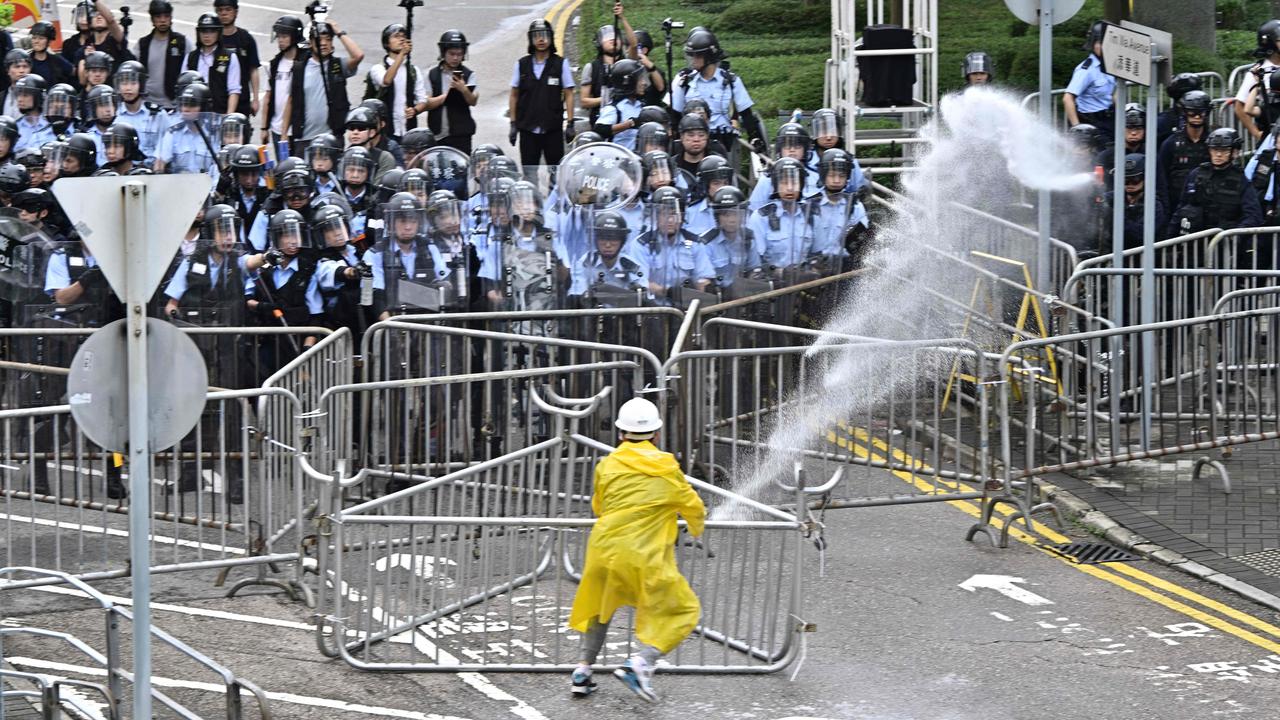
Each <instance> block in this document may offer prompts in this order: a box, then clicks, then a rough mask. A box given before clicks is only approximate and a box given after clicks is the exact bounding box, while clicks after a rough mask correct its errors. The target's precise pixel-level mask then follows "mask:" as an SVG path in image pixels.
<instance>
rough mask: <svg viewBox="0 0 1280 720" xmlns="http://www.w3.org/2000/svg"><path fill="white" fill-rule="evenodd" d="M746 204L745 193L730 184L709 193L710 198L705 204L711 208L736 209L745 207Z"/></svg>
mask: <svg viewBox="0 0 1280 720" xmlns="http://www.w3.org/2000/svg"><path fill="white" fill-rule="evenodd" d="M746 204H747V195H746V193H744V192H742V191H741V190H739V189H738V188H736V187H734V186H732V185H728V186H725V187H722V188H720V189H719V190H716V191H715V192H714V193H712V194H711V199H710V200H708V201H707V205H709V206H710V207H711V209H712V210H738V209H742V208H745V207H746Z"/></svg>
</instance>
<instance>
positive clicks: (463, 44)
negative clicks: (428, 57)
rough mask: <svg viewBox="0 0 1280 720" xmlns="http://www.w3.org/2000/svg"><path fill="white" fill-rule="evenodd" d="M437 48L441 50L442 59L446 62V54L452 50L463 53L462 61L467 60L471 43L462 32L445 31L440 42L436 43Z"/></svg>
mask: <svg viewBox="0 0 1280 720" xmlns="http://www.w3.org/2000/svg"><path fill="white" fill-rule="evenodd" d="M436 47H437V48H439V50H440V59H441V60H444V55H445V52H447V51H448V50H451V49H458V50H461V51H462V59H463V60H466V59H467V49H468V48H469V47H470V43H468V42H467V36H466V35H463V34H462V31H461V30H445V31H444V32H443V33H441V34H440V42H438V43H436Z"/></svg>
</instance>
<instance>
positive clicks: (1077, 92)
mask: <svg viewBox="0 0 1280 720" xmlns="http://www.w3.org/2000/svg"><path fill="white" fill-rule="evenodd" d="M1106 27H1107V24H1106V23H1105V22H1102V21H1098V22H1095V23H1094V24H1093V25H1092V26H1091V27H1090V28H1089V36H1088V38H1086V40H1085V43H1084V48H1083V49H1084V50H1088V51H1089V57H1087V58H1085V59H1084V61H1083V62H1081V63H1080V64H1079V65H1077V66H1076V69H1075V71H1073V72H1072V73H1071V82H1069V83H1067V92H1066V94H1065V95H1063V96H1062V107H1063V109H1064V110H1065V111H1066V113H1067V122H1068V124H1070V125H1079V124H1080V123H1089V124H1090V125H1093V126H1094V127H1096V128H1098V130H1099V131H1101V132H1102V133H1103V134H1104V135H1106V136H1107V137H1110V136H1111V133H1112V131H1113V128H1114V127H1115V109H1114V108H1113V107H1112V104H1113V98H1112V92H1113V91H1114V90H1115V87H1116V79H1115V78H1114V77H1112V76H1110V75H1108V74H1106V73H1104V72H1102V33H1103V32H1104V31H1105V30H1106Z"/></svg>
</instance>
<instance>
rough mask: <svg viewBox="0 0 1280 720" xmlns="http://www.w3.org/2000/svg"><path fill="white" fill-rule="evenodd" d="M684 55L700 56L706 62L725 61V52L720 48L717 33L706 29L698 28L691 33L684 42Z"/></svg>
mask: <svg viewBox="0 0 1280 720" xmlns="http://www.w3.org/2000/svg"><path fill="white" fill-rule="evenodd" d="M684 54H685V55H687V56H700V57H702V58H703V59H704V60H705V61H706V62H719V61H720V60H723V59H724V50H723V49H721V47H720V41H719V40H717V39H716V35H715V33H713V32H711V31H710V30H708V29H706V28H704V27H696V28H694V29H693V30H691V31H689V36H688V37H687V38H685V41H684Z"/></svg>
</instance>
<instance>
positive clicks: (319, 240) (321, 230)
mask: <svg viewBox="0 0 1280 720" xmlns="http://www.w3.org/2000/svg"><path fill="white" fill-rule="evenodd" d="M350 241H351V231H350V230H349V229H348V228H347V222H346V220H344V219H342V218H341V217H331V218H329V219H327V220H322V221H320V222H319V223H316V224H315V225H312V226H311V243H312V246H314V247H321V248H340V247H346V245H347V243H348V242H350Z"/></svg>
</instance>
